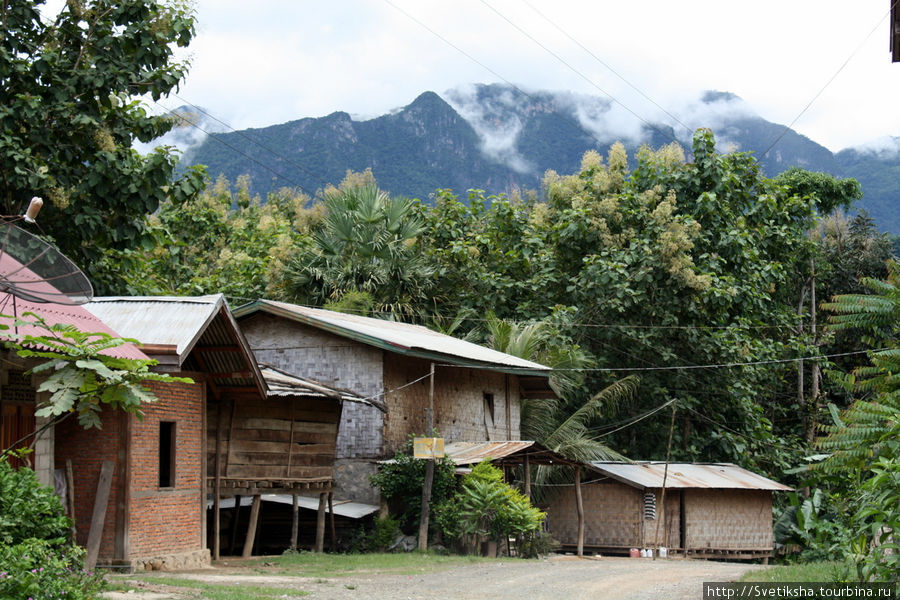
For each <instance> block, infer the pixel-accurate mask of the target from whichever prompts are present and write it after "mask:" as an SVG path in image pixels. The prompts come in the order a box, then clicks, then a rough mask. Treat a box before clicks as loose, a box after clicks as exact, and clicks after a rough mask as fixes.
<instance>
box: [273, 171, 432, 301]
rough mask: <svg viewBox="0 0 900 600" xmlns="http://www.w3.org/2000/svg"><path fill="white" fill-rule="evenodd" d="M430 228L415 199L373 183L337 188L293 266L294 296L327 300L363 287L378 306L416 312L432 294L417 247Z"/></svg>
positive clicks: (291, 286) (288, 284)
mask: <svg viewBox="0 0 900 600" xmlns="http://www.w3.org/2000/svg"><path fill="white" fill-rule="evenodd" d="M424 230H425V224H424V222H423V221H422V219H421V218H420V217H419V216H418V215H417V214H416V212H415V203H414V202H413V201H412V200H409V199H407V198H400V197H396V198H392V197H391V196H390V195H388V194H387V193H386V192H384V191H382V190H380V189H378V186H377V185H375V184H374V183H368V182H367V183H363V184H361V185H356V186H352V187H347V188H344V189H334V188H332V189H331V190H329V191H328V192H327V193H326V198H325V217H324V219H323V220H322V223H321V224H320V226H319V227H318V228H317V229H316V230H315V231H314V232H313V234H312V248H311V249H310V250H308V251H305V252H299V253H298V254H296V255H295V256H294V257H293V259H292V260H291V262H290V265H289V267H288V273H289V274H288V277H287V281H286V285H285V290H286V292H287V296H288V299H290V300H294V301H299V302H303V303H307V304H315V305H322V304H325V303H326V302H336V301H340V300H341V299H342V298H343V296H344V295H346V294H348V293H350V292H363V293H365V294H368V295H369V296H371V298H372V300H373V304H374V309H375V310H376V311H387V312H392V313H399V314H405V315H409V314H414V313H415V312H417V310H418V307H419V306H421V305H422V304H423V303H424V302H425V301H427V299H428V298H429V297H430V294H429V290H430V288H431V276H432V274H433V269H432V268H431V267H430V266H429V265H428V264H427V263H426V262H425V260H424V258H423V255H422V253H421V252H418V251H417V249H416V244H417V241H418V237H419V236H420V235H421V234H422V233H423V232H424Z"/></svg>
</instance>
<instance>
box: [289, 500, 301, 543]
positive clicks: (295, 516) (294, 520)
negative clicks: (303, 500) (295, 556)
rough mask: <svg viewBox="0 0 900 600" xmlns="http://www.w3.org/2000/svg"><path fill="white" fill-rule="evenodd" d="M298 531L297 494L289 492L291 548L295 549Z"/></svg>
mask: <svg viewBox="0 0 900 600" xmlns="http://www.w3.org/2000/svg"><path fill="white" fill-rule="evenodd" d="M299 533H300V505H299V503H298V500H297V494H291V550H296V549H297V537H298V534H299Z"/></svg>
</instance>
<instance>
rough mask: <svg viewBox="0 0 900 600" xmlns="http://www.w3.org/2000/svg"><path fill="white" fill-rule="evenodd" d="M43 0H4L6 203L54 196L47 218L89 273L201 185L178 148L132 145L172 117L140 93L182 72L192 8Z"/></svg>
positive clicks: (1, 56)
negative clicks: (158, 113) (145, 149)
mask: <svg viewBox="0 0 900 600" xmlns="http://www.w3.org/2000/svg"><path fill="white" fill-rule="evenodd" d="M43 4H44V3H43V1H42V0H0V22H2V27H0V106H2V108H0V210H2V211H3V213H4V214H17V213H19V212H21V210H22V209H23V207H24V206H26V205H27V203H28V201H29V199H30V198H31V197H32V196H42V197H44V198H45V200H46V204H45V209H44V210H45V212H44V213H43V214H42V218H41V225H42V227H43V228H44V230H45V231H46V233H48V234H49V235H50V236H52V237H53V239H54V240H55V241H56V243H57V244H58V245H59V246H60V247H61V248H62V250H63V251H64V252H66V253H67V254H69V255H70V256H72V258H73V259H74V260H75V261H76V262H78V263H80V264H81V265H82V266H83V267H85V268H86V269H87V270H88V271H89V272H90V271H91V270H92V265H93V263H94V262H95V261H98V260H99V259H100V258H101V257H102V256H103V253H104V251H105V250H107V249H123V248H135V247H145V248H147V247H149V246H150V245H152V239H151V236H150V234H149V232H148V230H147V227H146V225H145V221H144V216H145V215H147V214H149V213H152V212H153V211H155V210H156V209H157V207H158V206H159V204H160V202H162V201H163V200H164V199H165V198H167V197H171V198H173V199H174V200H175V201H176V202H180V201H182V200H184V199H186V198H189V197H191V196H192V195H193V194H195V193H196V192H198V191H199V190H200V189H202V187H203V185H202V176H201V175H200V173H199V172H198V171H196V170H190V171H188V172H187V173H185V174H184V175H182V176H181V177H180V178H178V179H177V180H174V181H173V178H174V174H175V166H176V162H177V157H176V155H175V154H174V152H173V150H172V149H171V148H159V149H157V150H155V151H153V152H151V153H150V154H148V155H141V154H139V153H138V152H136V151H135V150H134V149H133V148H132V145H133V143H134V142H135V141H136V140H140V141H143V142H148V141H150V140H152V139H154V138H156V137H158V136H160V135H162V134H163V133H165V132H166V131H168V130H169V129H170V128H171V127H172V124H173V123H172V121H171V120H170V119H168V118H166V117H154V116H150V115H148V113H147V110H146V105H145V103H144V102H143V101H141V100H139V99H138V98H140V97H147V98H149V99H151V100H152V101H155V100H159V99H160V98H161V97H163V96H165V95H166V94H168V93H169V92H170V91H171V90H173V89H174V88H175V87H176V86H177V85H178V83H179V82H180V81H181V79H182V77H183V76H184V74H185V70H186V68H187V65H186V63H185V62H179V61H176V60H174V58H173V52H174V50H175V48H176V47H185V46H187V45H188V43H189V42H190V40H191V38H192V36H193V35H194V17H193V14H192V12H191V10H190V8H189V6H188V4H187V3H186V2H183V1H181V0H128V1H127V2H114V1H112V0H71V1H69V2H67V3H66V4H65V5H64V7H63V8H62V10H61V11H60V12H59V14H57V15H56V16H55V18H52V19H47V18H44V17H43V16H42V14H41V12H40V11H41V9H42V8H43ZM109 283H110V282H109V281H96V280H95V284H96V285H97V287H98V288H99V289H100V291H104V290H106V289H107V287H108V285H109Z"/></svg>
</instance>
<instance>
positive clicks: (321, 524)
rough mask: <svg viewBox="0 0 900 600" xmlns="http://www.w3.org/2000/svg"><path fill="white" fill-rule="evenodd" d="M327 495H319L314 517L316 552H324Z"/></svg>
mask: <svg viewBox="0 0 900 600" xmlns="http://www.w3.org/2000/svg"><path fill="white" fill-rule="evenodd" d="M326 496H328V494H327V493H325V492H322V493H320V494H319V513H318V514H317V515H316V552H323V551H324V550H325V502H326Z"/></svg>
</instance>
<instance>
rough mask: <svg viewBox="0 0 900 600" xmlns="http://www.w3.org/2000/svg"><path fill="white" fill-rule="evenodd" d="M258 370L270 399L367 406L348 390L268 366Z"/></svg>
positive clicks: (366, 401)
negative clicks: (326, 400)
mask: <svg viewBox="0 0 900 600" xmlns="http://www.w3.org/2000/svg"><path fill="white" fill-rule="evenodd" d="M259 369H260V371H262V374H263V377H264V378H265V380H266V386H267V387H268V388H269V397H270V398H271V397H287V396H298V395H300V396H313V397H316V398H331V399H333V400H340V401H344V402H362V403H364V404H369V401H368V400H366V399H365V398H363V397H362V396H360V395H358V394H355V393H353V392H351V391H349V390H343V389H340V388H336V387H333V386H328V385H325V384H324V383H319V382H318V381H315V380H313V379H306V378H303V377H299V376H297V375H292V374H290V373H288V372H287V371H282V370H281V369H276V368H275V367H272V366H269V365H264V364H261V365H259Z"/></svg>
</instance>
